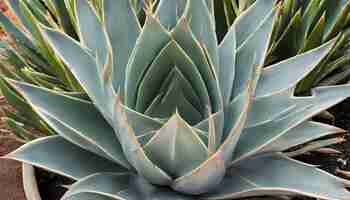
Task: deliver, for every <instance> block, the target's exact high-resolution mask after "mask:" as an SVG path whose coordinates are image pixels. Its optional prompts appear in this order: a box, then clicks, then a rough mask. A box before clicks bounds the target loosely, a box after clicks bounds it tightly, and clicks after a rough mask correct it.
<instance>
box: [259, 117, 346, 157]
mask: <svg viewBox="0 0 350 200" xmlns="http://www.w3.org/2000/svg"><path fill="white" fill-rule="evenodd" d="M345 132H346V131H345V130H342V129H340V128H337V127H334V126H330V125H327V124H322V123H318V122H312V121H307V122H304V123H302V124H300V125H299V126H297V127H295V128H293V129H291V130H290V131H288V132H287V133H286V134H284V135H283V136H281V137H280V138H278V139H277V140H276V141H274V142H273V143H271V144H270V145H267V146H266V147H265V148H264V149H263V150H262V152H282V151H285V150H288V149H289V148H292V147H295V146H297V145H301V144H305V143H307V142H310V141H313V140H315V139H318V138H321V137H325V136H329V135H333V134H337V133H345Z"/></svg>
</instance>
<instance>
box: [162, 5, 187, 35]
mask: <svg viewBox="0 0 350 200" xmlns="http://www.w3.org/2000/svg"><path fill="white" fill-rule="evenodd" d="M187 2H188V0H176V1H169V0H160V1H159V5H158V7H157V10H156V15H157V16H158V17H159V21H160V23H161V24H162V25H163V26H164V27H165V28H167V29H168V30H171V29H172V28H173V27H175V25H176V24H177V23H178V19H179V18H180V17H181V16H182V14H183V12H184V11H185V8H186V5H188V4H187Z"/></svg>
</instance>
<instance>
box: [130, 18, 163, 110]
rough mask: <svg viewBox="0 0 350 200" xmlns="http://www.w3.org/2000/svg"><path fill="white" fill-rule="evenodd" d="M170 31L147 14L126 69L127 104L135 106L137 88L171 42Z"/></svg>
mask: <svg viewBox="0 0 350 200" xmlns="http://www.w3.org/2000/svg"><path fill="white" fill-rule="evenodd" d="M169 41H170V35H169V33H168V32H167V31H166V30H165V29H164V28H163V27H162V25H161V24H159V21H157V19H155V18H154V17H153V16H147V19H146V22H145V25H144V27H143V29H142V33H141V34H140V37H139V38H138V40H137V43H136V46H135V48H134V50H133V53H132V55H131V57H130V59H131V60H130V62H129V63H128V67H127V69H126V77H127V79H126V83H125V93H126V94H125V104H126V106H128V107H130V108H134V107H135V105H136V100H137V89H138V86H139V84H140V82H141V80H142V79H143V76H144V74H145V73H146V72H147V70H148V68H149V66H150V65H151V64H152V62H153V60H154V59H156V57H157V56H158V55H159V53H160V51H161V50H162V49H163V48H164V47H165V46H166V45H167V44H168V43H169Z"/></svg>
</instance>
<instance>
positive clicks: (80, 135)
mask: <svg viewBox="0 0 350 200" xmlns="http://www.w3.org/2000/svg"><path fill="white" fill-rule="evenodd" d="M12 85H13V86H14V87H15V88H16V89H17V90H18V91H19V92H20V93H21V94H22V95H23V96H24V97H25V98H26V100H28V101H29V102H30V104H31V105H32V106H33V108H34V109H35V110H36V111H37V112H38V114H39V115H40V116H41V117H42V118H43V119H45V121H46V122H47V123H48V124H49V125H50V126H51V127H52V128H53V129H55V131H57V133H58V134H59V135H61V136H62V137H63V138H65V139H67V140H68V141H71V142H72V143H74V144H76V145H77V146H80V147H81V148H83V149H86V150H89V151H91V152H93V153H96V154H97V155H100V156H102V157H105V158H107V159H109V160H112V161H115V162H117V163H119V164H121V165H122V166H125V167H128V168H129V167H130V165H129V164H128V162H127V160H126V158H125V156H124V154H123V152H122V149H121V145H120V143H119V142H118V140H117V138H116V136H115V133H114V130H113V128H112V127H111V126H110V125H109V124H108V123H107V122H106V121H105V119H104V118H103V117H102V115H101V114H100V113H99V112H98V110H96V108H95V107H94V105H93V104H91V103H89V102H86V101H82V100H79V99H76V98H72V97H68V96H65V95H61V94H58V93H56V92H53V91H50V90H46V89H43V88H39V87H36V86H31V85H28V84H24V83H19V82H12ZM82 112H84V114H82ZM101 134H103V135H101ZM101 136H102V137H101Z"/></svg>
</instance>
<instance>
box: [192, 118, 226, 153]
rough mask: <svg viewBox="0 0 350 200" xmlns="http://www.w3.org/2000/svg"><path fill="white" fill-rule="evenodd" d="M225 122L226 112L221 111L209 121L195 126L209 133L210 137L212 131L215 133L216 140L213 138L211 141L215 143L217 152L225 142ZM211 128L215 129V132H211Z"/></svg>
mask: <svg viewBox="0 0 350 200" xmlns="http://www.w3.org/2000/svg"><path fill="white" fill-rule="evenodd" d="M224 120H225V114H224V112H223V111H219V112H217V113H214V114H211V115H210V116H209V117H208V118H207V119H205V120H203V121H201V122H200V123H198V124H196V125H195V126H194V127H195V128H197V129H199V130H201V131H204V132H206V133H208V136H209V135H210V134H209V132H210V131H214V132H215V135H214V138H211V140H213V141H214V143H215V145H214V146H215V148H214V149H215V150H216V149H217V148H218V147H219V146H220V144H221V142H222V140H223V134H224V124H225V121H224ZM211 128H213V130H211ZM208 139H209V138H208ZM208 145H209V144H208ZM209 149H210V148H209Z"/></svg>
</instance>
